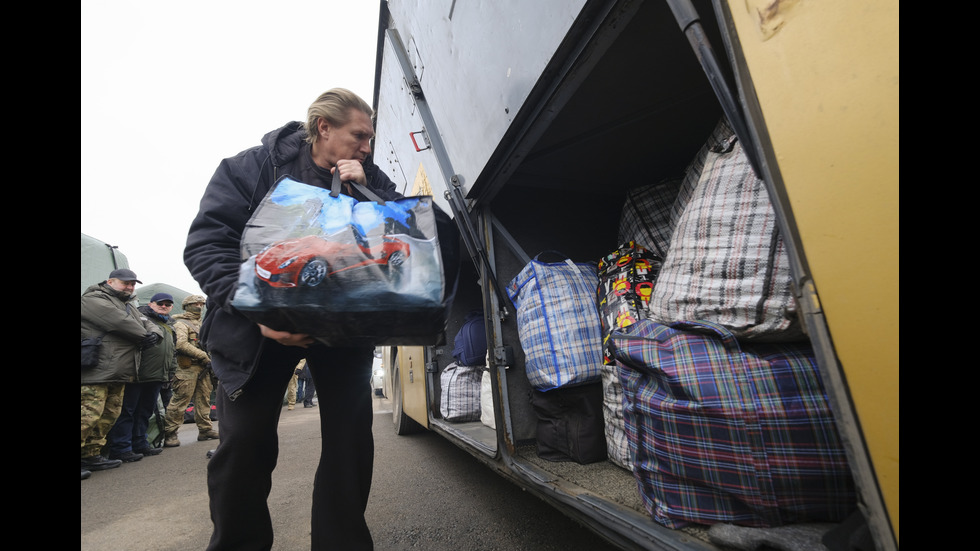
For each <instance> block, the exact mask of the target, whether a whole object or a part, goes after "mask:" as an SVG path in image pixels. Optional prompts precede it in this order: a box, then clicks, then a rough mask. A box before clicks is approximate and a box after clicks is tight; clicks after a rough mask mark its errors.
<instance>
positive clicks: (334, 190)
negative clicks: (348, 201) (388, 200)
mask: <svg viewBox="0 0 980 551" xmlns="http://www.w3.org/2000/svg"><path fill="white" fill-rule="evenodd" d="M341 183H342V182H341V181H340V171H339V170H334V171H333V182H331V184H330V196H331V197H337V196H338V195H340V185H341ZM347 183H348V184H350V185H351V187H353V188H354V189H356V190H357V191H359V192H361V195H363V196H365V197H367V199H368V201H374V202H375V203H378V204H379V205H383V204H385V200H384V199H382V198H381V197H378V196H377V195H376V194H375V193H374V192H373V191H371V190H370V189H368V188H367V186H362V185H361V184H358V183H357V182H347Z"/></svg>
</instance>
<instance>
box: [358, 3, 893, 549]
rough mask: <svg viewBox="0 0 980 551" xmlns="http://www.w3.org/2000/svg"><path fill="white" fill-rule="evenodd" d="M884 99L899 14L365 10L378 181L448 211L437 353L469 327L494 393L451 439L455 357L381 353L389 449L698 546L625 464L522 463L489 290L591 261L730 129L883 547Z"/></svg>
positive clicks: (888, 222) (667, 542)
mask: <svg viewBox="0 0 980 551" xmlns="http://www.w3.org/2000/svg"><path fill="white" fill-rule="evenodd" d="M898 86H899V83H898V3H897V2H889V1H884V0H872V1H870V2H857V3H855V2H846V1H843V0H831V1H829V2H820V3H807V2H798V1H793V0H782V1H780V0H776V1H762V0H748V1H745V0H742V1H738V2H728V1H723V0H713V1H711V0H699V1H695V2H693V3H690V2H681V1H676V0H670V1H666V2H665V1H646V2H642V1H615V0H560V1H559V0H550V1H541V2H523V1H520V0H512V1H511V0H507V1H505V0H498V1H496V2H466V3H463V2H455V1H448V0H447V1H444V2H402V1H397V0H390V1H388V2H382V5H381V19H380V22H379V34H378V61H377V73H376V86H375V97H374V106H375V109H376V111H377V129H376V132H377V137H376V141H375V147H374V157H375V162H376V163H377V164H378V165H379V166H381V167H382V169H384V170H385V171H386V172H387V174H388V175H389V176H390V177H391V178H392V180H394V181H395V182H396V183H399V184H400V185H401V186H402V188H401V191H402V192H403V193H405V194H407V195H413V194H426V195H433V196H434V197H435V198H436V200H437V202H439V203H440V205H441V206H442V207H443V208H444V209H446V210H447V211H450V212H453V214H454V216H455V218H456V221H457V223H458V225H459V227H460V229H461V232H462V234H463V241H464V244H465V245H466V248H467V250H468V251H469V253H470V257H469V258H468V259H466V260H465V261H464V267H463V271H462V277H461V278H460V282H459V287H458V289H457V291H456V296H455V300H454V305H453V309H452V315H451V316H450V322H449V325H448V327H447V330H446V335H447V340H451V338H452V336H453V335H455V333H456V331H457V330H458V329H459V327H460V325H459V324H460V322H461V320H462V319H463V317H464V315H465V313H466V312H468V311H470V310H471V309H473V308H482V309H483V311H484V312H485V314H486V319H487V339H488V343H489V348H490V352H489V355H488V359H489V364H488V367H489V372H490V373H491V375H492V377H493V381H494V384H493V402H494V419H495V423H494V424H495V428H490V427H489V426H488V425H486V424H484V423H480V422H474V423H449V422H446V421H445V420H443V419H441V417H440V413H439V404H440V394H439V393H440V388H439V373H440V371H441V370H442V369H443V368H444V367H445V366H446V365H447V364H448V363H450V362H451V361H452V358H451V357H450V351H451V350H452V342H447V343H446V344H445V345H444V346H434V347H397V348H387V349H385V350H384V355H383V364H384V367H385V370H386V376H385V385H386V392H387V393H388V396H390V397H391V398H392V400H393V403H394V414H393V421H394V426H395V430H396V431H397V432H399V433H400V434H406V433H410V432H412V431H415V430H431V431H435V432H437V433H439V434H441V435H443V436H444V437H446V438H447V439H449V440H451V441H452V442H454V443H455V444H456V445H458V446H459V447H461V448H463V449H465V450H467V451H468V452H469V453H471V454H472V455H473V456H474V457H477V458H479V459H481V460H482V461H483V462H485V463H486V464H487V465H488V466H489V467H490V468H492V469H495V470H496V471H498V472H499V473H500V474H501V475H503V476H504V477H506V478H508V479H510V480H512V481H513V482H514V483H516V484H519V485H520V486H521V487H523V488H525V489H527V490H528V491H531V492H533V493H535V494H536V495H538V496H540V497H541V498H542V499H545V500H547V501H549V502H550V503H552V504H554V505H555V506H556V507H558V508H560V509H561V510H562V511H563V512H565V513H566V514H568V515H569V516H571V517H573V518H575V519H577V520H579V521H580V522H582V523H583V524H585V525H586V526H588V527H590V528H591V529H592V530H594V531H596V532H597V533H599V534H601V535H602V536H603V537H605V538H607V539H608V540H610V541H612V542H614V543H616V544H617V545H620V546H622V547H623V548H630V549H632V548H636V549H713V548H715V547H714V546H713V545H712V544H710V543H708V542H706V541H705V540H704V539H703V538H700V537H698V535H697V534H692V533H691V532H689V531H683V530H670V529H667V528H665V527H663V526H660V525H658V524H656V523H655V522H653V521H652V520H651V518H650V516H649V515H648V514H647V513H646V511H644V510H643V507H642V506H638V505H637V503H638V498H637V497H636V496H635V494H636V485H635V482H633V481H632V477H631V475H630V473H628V472H625V471H624V470H623V469H620V468H619V467H616V466H613V465H611V464H609V465H603V464H599V465H587V466H579V465H566V466H564V467H559V466H557V465H543V464H542V462H540V461H537V460H536V459H535V458H534V453H533V438H534V421H535V415H534V412H533V411H532V409H531V406H530V405H529V403H528V399H527V395H528V392H529V385H528V381H527V377H526V375H525V374H524V365H523V352H522V350H521V346H520V341H519V338H518V336H517V330H516V327H515V322H514V315H513V313H514V312H513V305H511V304H509V302H508V301H507V300H506V299H505V297H504V295H503V293H502V292H501V291H500V289H501V285H506V283H507V282H508V281H509V280H510V279H511V278H513V277H514V275H515V274H516V273H517V272H518V271H519V270H520V269H521V268H522V267H523V265H524V264H525V263H526V261H527V260H528V258H527V254H532V255H533V254H536V253H537V252H539V251H543V250H550V249H557V250H560V251H561V252H563V253H564V254H567V255H569V256H570V257H571V258H574V259H598V258H601V256H602V255H604V254H606V253H607V252H608V248H609V245H610V244H611V243H614V242H615V237H616V235H615V232H616V221H617V220H618V216H619V214H620V211H621V208H622V205H623V202H624V198H625V193H626V190H627V189H628V188H630V187H634V186H638V185H642V184H644V183H653V182H655V181H658V180H659V179H661V178H663V177H665V176H668V175H672V174H676V173H677V172H678V171H680V170H682V169H683V168H684V166H685V165H686V164H687V163H688V162H689V161H690V160H691V159H692V158H693V157H694V155H695V153H696V152H697V150H698V148H699V147H700V146H701V145H702V143H703V141H704V139H705V138H706V136H707V135H708V133H709V132H710V130H711V128H712V127H713V125H714V124H715V123H716V122H717V120H718V118H719V117H720V116H721V115H722V114H725V115H726V116H728V118H729V120H730V121H731V122H732V124H733V126H734V127H735V130H736V133H737V134H738V136H739V139H740V140H741V141H742V143H743V144H745V145H746V149H747V151H748V152H749V154H750V157H751V158H752V161H753V164H754V166H755V167H756V172H757V174H759V175H760V176H761V177H762V178H763V179H764V181H765V182H766V186H767V190H768V191H769V194H770V197H771V199H772V203H773V205H774V207H775V209H776V212H777V216H778V218H779V223H780V229H781V230H782V231H783V232H784V233H783V235H784V236H787V242H788V247H789V252H790V258H791V262H792V270H793V279H794V285H795V290H796V298H797V301H798V303H799V306H800V309H801V311H802V313H803V321H804V325H805V328H806V331H807V334H808V336H809V338H810V340H811V342H812V343H813V345H814V348H815V349H816V351H817V356H818V361H819V367H820V374H821V377H822V378H823V381H824V383H825V386H826V388H827V391H828V395H829V399H830V402H831V405H832V407H833V410H834V414H835V417H836V421H837V423H838V426H839V428H840V430H841V433H842V437H843V440H844V441H845V445H846V448H847V452H848V459H849V461H850V463H851V469H852V472H853V474H854V477H855V481H856V484H857V487H858V491H859V508H860V510H861V511H862V513H863V515H864V518H865V521H866V522H867V525H868V528H869V530H870V533H871V534H872V536H873V539H874V542H875V545H876V546H877V548H879V549H897V548H898V541H899V497H898V494H899V490H898V488H899V485H898V476H899V473H898V431H899V428H898V427H899V415H898V350H899V346H898V170H899V169H898V167H899V162H898V146H899V143H898V135H899V128H898V124H899V122H898V97H899V94H898ZM558 207H560V208H558ZM631 492H632V494H633V495H629V494H630V493H631Z"/></svg>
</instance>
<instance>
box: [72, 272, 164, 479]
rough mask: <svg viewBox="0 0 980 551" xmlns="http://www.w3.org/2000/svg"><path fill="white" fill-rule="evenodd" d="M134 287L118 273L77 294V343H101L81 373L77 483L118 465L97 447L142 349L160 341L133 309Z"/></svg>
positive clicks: (118, 409) (131, 276)
mask: <svg viewBox="0 0 980 551" xmlns="http://www.w3.org/2000/svg"><path fill="white" fill-rule="evenodd" d="M137 283H142V281H140V280H139V279H137V278H136V274H135V273H134V272H133V271H132V270H129V269H126V268H120V269H116V270H113V271H112V272H111V273H110V274H109V277H108V278H107V279H106V280H105V281H103V282H101V283H96V284H94V285H91V286H89V288H88V289H86V290H85V292H84V293H82V339H86V338H101V339H102V344H101V346H100V348H99V361H98V363H97V364H96V365H95V366H94V367H88V368H83V369H82V432H81V437H82V438H81V464H82V479H85V478H86V477H87V476H88V475H89V474H91V471H99V470H105V469H112V468H114V467H118V466H119V465H121V464H122V461H120V460H118V459H115V460H111V459H109V458H107V457H105V456H103V455H102V447H103V446H105V444H106V435H107V434H108V433H109V430H110V429H111V428H112V426H113V425H114V424H115V422H116V419H117V418H118V417H119V414H120V412H121V411H122V403H123V396H124V390H125V385H126V383H129V382H132V381H133V380H134V378H135V377H136V372H137V367H138V366H139V362H140V353H141V350H142V349H144V348H149V347H151V346H154V345H155V344H157V343H158V342H159V341H160V340H161V338H162V337H163V333H162V332H161V330H160V328H159V327H158V326H157V325H155V324H154V323H153V322H152V321H150V320H149V319H148V318H147V317H146V316H145V315H144V314H142V313H140V311H139V309H138V304H137V302H136V300H135V298H134V297H135V295H134V294H133V291H134V290H135V288H136V284H137Z"/></svg>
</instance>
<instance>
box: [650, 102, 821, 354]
mask: <svg viewBox="0 0 980 551" xmlns="http://www.w3.org/2000/svg"><path fill="white" fill-rule="evenodd" d="M670 225H671V227H672V228H673V232H672V233H671V237H670V243H669V246H668V250H667V253H666V255H665V256H664V261H663V266H662V267H661V270H660V274H659V275H658V276H657V285H656V286H655V287H654V290H653V295H651V297H650V318H651V319H653V320H655V321H658V322H660V323H664V324H669V323H671V322H675V321H685V320H695V319H696V320H704V321H710V322H714V323H717V324H719V325H723V326H725V327H726V328H728V329H729V330H730V331H731V332H732V333H733V334H734V335H735V337H736V338H738V339H739V340H752V341H759V342H777V341H778V342H795V341H799V340H802V339H804V338H805V337H804V335H803V330H802V324H801V323H800V320H799V317H798V313H797V311H798V307H797V304H796V299H795V298H794V294H793V280H792V275H791V273H790V261H789V253H788V252H787V248H786V244H785V242H784V241H783V238H782V234H781V233H780V231H779V227H778V225H777V219H776V212H775V210H774V209H773V206H772V202H771V201H770V199H769V193H768V191H767V190H766V185H765V182H764V181H763V180H761V179H759V178H758V177H756V175H755V173H754V172H753V171H752V167H751V164H750V163H749V161H748V157H747V156H746V155H745V152H744V150H743V148H742V144H741V143H740V142H739V141H738V137H737V136H736V135H735V133H734V131H732V129H731V127H730V126H729V125H728V122H727V120H725V119H722V120H721V121H720V122H719V123H718V125H717V126H716V128H715V130H714V132H713V133H712V134H711V136H709V138H708V141H707V143H706V144H705V146H704V147H702V149H701V151H700V152H699V153H698V156H697V157H696V158H695V160H694V161H693V162H692V163H691V164H690V165H689V166H688V172H687V174H686V175H685V178H684V180H683V183H682V185H681V189H680V191H679V192H678V195H677V199H676V200H675V204H674V208H673V210H672V214H671V222H670Z"/></svg>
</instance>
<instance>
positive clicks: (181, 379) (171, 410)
mask: <svg viewBox="0 0 980 551" xmlns="http://www.w3.org/2000/svg"><path fill="white" fill-rule="evenodd" d="M213 388H214V385H213V383H212V382H211V374H210V372H208V373H204V374H203V376H201V371H200V369H198V370H193V369H191V370H182V369H181V368H178V369H177V376H176V377H175V378H174V380H173V381H172V382H171V389H172V390H173V392H174V394H173V396H172V397H171V398H170V405H168V406H167V420H166V423H165V424H164V427H163V430H164V431H165V432H166V433H167V434H173V433H175V432H177V430H178V429H180V426H181V425H183V424H184V411H185V410H187V406H188V404H190V403H191V400H193V401H194V422H195V423H197V430H198V431H200V432H207V431H209V430H211V429H212V424H211V390H212V389H213Z"/></svg>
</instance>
